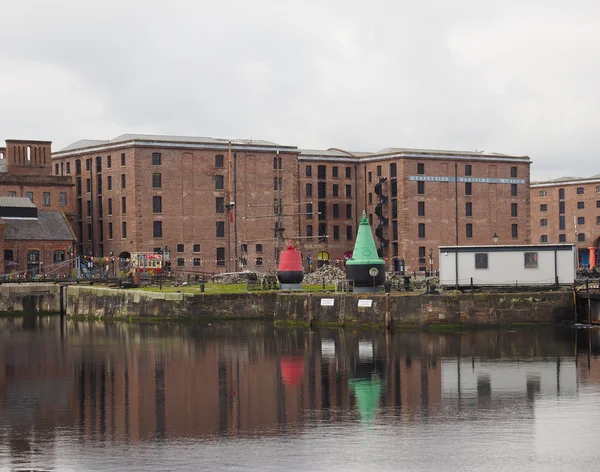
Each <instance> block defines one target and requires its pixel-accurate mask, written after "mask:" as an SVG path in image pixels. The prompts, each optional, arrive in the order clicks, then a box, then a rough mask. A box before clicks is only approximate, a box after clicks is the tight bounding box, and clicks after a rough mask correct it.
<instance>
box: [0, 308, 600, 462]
mask: <svg viewBox="0 0 600 472" xmlns="http://www.w3.org/2000/svg"><path fill="white" fill-rule="evenodd" d="M599 348H600V331H597V330H572V329H561V328H543V329H541V328H540V329H522V330H517V331H516V332H509V331H503V330H485V331H477V332H468V333H444V334H437V333H392V334H389V335H386V334H385V333H383V332H376V331H374V332H370V331H353V330H345V331H338V330H322V331H316V332H309V331H306V330H286V329H277V328H274V327H273V326H272V325H270V324H268V323H253V322H246V323H228V324H222V325H213V326H199V325H184V324H171V325H166V324H164V325H148V324H143V325H135V324H133V325H132V324H116V323H107V324H104V323H99V322H67V323H66V325H64V326H61V324H60V320H59V319H58V318H48V317H40V318H37V317H26V318H14V319H6V318H4V319H0V470H73V471H75V470H77V471H78V470H100V471H108V470H156V471H158V470H231V471H238V470H239V471H242V470H244V471H245V470H257V471H258V470H260V471H282V470H300V471H336V470H344V471H345V470H348V471H355V470H356V471H363V470H376V471H378V472H381V471H386V470H456V471H459V470H491V471H500V470H596V469H597V467H598V460H599V459H600V453H599V452H598V450H597V443H598V440H599V439H600V426H599V425H600V356H599Z"/></svg>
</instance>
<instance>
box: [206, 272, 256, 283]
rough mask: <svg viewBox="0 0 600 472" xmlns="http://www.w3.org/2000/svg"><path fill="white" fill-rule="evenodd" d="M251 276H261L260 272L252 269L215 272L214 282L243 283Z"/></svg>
mask: <svg viewBox="0 0 600 472" xmlns="http://www.w3.org/2000/svg"><path fill="white" fill-rule="evenodd" d="M249 278H260V274H258V273H256V272H250V271H244V272H229V273H226V274H215V275H214V276H213V282H215V283H218V284H241V283H245V282H246V281H247V280H248V279H249Z"/></svg>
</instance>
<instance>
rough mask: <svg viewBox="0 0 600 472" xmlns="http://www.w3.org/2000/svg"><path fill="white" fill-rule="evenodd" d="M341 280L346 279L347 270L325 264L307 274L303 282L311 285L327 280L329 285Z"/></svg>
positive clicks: (326, 282)
mask: <svg viewBox="0 0 600 472" xmlns="http://www.w3.org/2000/svg"><path fill="white" fill-rule="evenodd" d="M341 280H346V272H344V271H343V270H342V269H340V268H338V267H335V266H331V265H324V266H321V267H319V268H318V269H317V270H315V271H314V272H311V273H310V274H308V275H306V276H305V277H304V280H303V281H302V283H304V284H308V285H311V284H322V283H323V282H325V284H326V285H329V284H334V283H336V282H339V281H341Z"/></svg>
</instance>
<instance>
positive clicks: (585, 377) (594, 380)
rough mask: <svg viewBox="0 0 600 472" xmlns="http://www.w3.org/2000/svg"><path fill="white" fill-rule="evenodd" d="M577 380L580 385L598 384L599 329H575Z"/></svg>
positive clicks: (599, 375)
mask: <svg viewBox="0 0 600 472" xmlns="http://www.w3.org/2000/svg"><path fill="white" fill-rule="evenodd" d="M576 335H577V352H576V354H577V380H578V383H579V384H580V385H582V386H597V385H600V330H597V329H578V330H577V334H576Z"/></svg>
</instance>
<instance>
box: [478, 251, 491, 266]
mask: <svg viewBox="0 0 600 472" xmlns="http://www.w3.org/2000/svg"><path fill="white" fill-rule="evenodd" d="M475 268H476V269H487V268H488V255H487V253H486V252H480V253H475Z"/></svg>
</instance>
